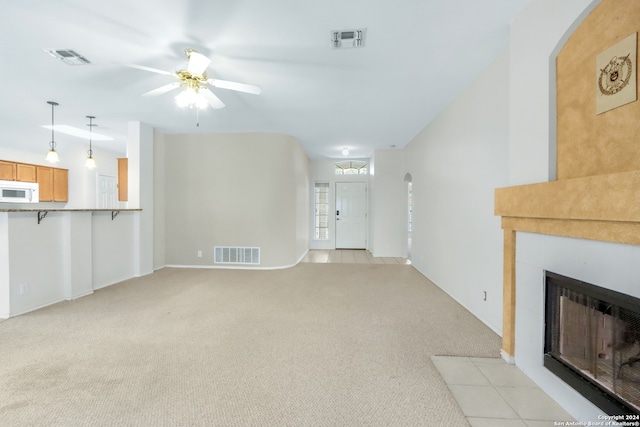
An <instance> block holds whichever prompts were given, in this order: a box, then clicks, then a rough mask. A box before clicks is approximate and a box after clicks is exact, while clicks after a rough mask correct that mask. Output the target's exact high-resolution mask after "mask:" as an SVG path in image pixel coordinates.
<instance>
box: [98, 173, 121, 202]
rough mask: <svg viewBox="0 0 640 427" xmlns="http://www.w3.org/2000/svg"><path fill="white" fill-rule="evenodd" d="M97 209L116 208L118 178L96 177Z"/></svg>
mask: <svg viewBox="0 0 640 427" xmlns="http://www.w3.org/2000/svg"><path fill="white" fill-rule="evenodd" d="M97 194H98V200H97V201H96V202H97V206H98V209H111V208H117V207H118V178H116V177H115V176H108V175H98V193H97Z"/></svg>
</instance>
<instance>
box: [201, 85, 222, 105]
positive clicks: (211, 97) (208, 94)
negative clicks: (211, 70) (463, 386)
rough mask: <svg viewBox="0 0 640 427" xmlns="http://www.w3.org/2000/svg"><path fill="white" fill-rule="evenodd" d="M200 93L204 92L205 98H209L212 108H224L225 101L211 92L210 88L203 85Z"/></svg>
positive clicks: (208, 101)
mask: <svg viewBox="0 0 640 427" xmlns="http://www.w3.org/2000/svg"><path fill="white" fill-rule="evenodd" d="M199 93H200V94H202V96H203V97H204V99H206V100H207V103H209V105H211V108H223V107H224V102H222V101H221V100H220V98H218V97H217V96H215V95H214V94H213V92H211V91H210V90H209V89H207V88H205V87H201V88H200V91H199Z"/></svg>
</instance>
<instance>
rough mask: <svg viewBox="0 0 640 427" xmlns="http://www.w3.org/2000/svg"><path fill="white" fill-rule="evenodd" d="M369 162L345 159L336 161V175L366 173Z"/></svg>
mask: <svg viewBox="0 0 640 427" xmlns="http://www.w3.org/2000/svg"><path fill="white" fill-rule="evenodd" d="M367 166H368V164H367V162H361V161H357V160H345V161H343V162H338V163H336V175H366V174H367V173H368V172H367Z"/></svg>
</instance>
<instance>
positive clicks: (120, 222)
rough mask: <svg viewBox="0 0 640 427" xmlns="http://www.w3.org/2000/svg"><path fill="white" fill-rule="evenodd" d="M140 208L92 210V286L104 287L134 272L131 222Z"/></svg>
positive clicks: (132, 226)
mask: <svg viewBox="0 0 640 427" xmlns="http://www.w3.org/2000/svg"><path fill="white" fill-rule="evenodd" d="M140 214H141V213H140V212H120V214H118V216H116V217H115V218H114V219H111V212H94V213H93V219H92V228H91V233H92V281H93V289H99V288H103V287H105V286H109V285H113V284H114V283H118V282H121V281H123V280H127V279H130V278H131V277H134V276H135V268H136V265H135V261H134V240H135V236H134V224H135V223H136V222H137V221H138V218H139V216H140Z"/></svg>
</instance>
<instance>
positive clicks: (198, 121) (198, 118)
mask: <svg viewBox="0 0 640 427" xmlns="http://www.w3.org/2000/svg"><path fill="white" fill-rule="evenodd" d="M196 127H200V107H198V106H197V105H196Z"/></svg>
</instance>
